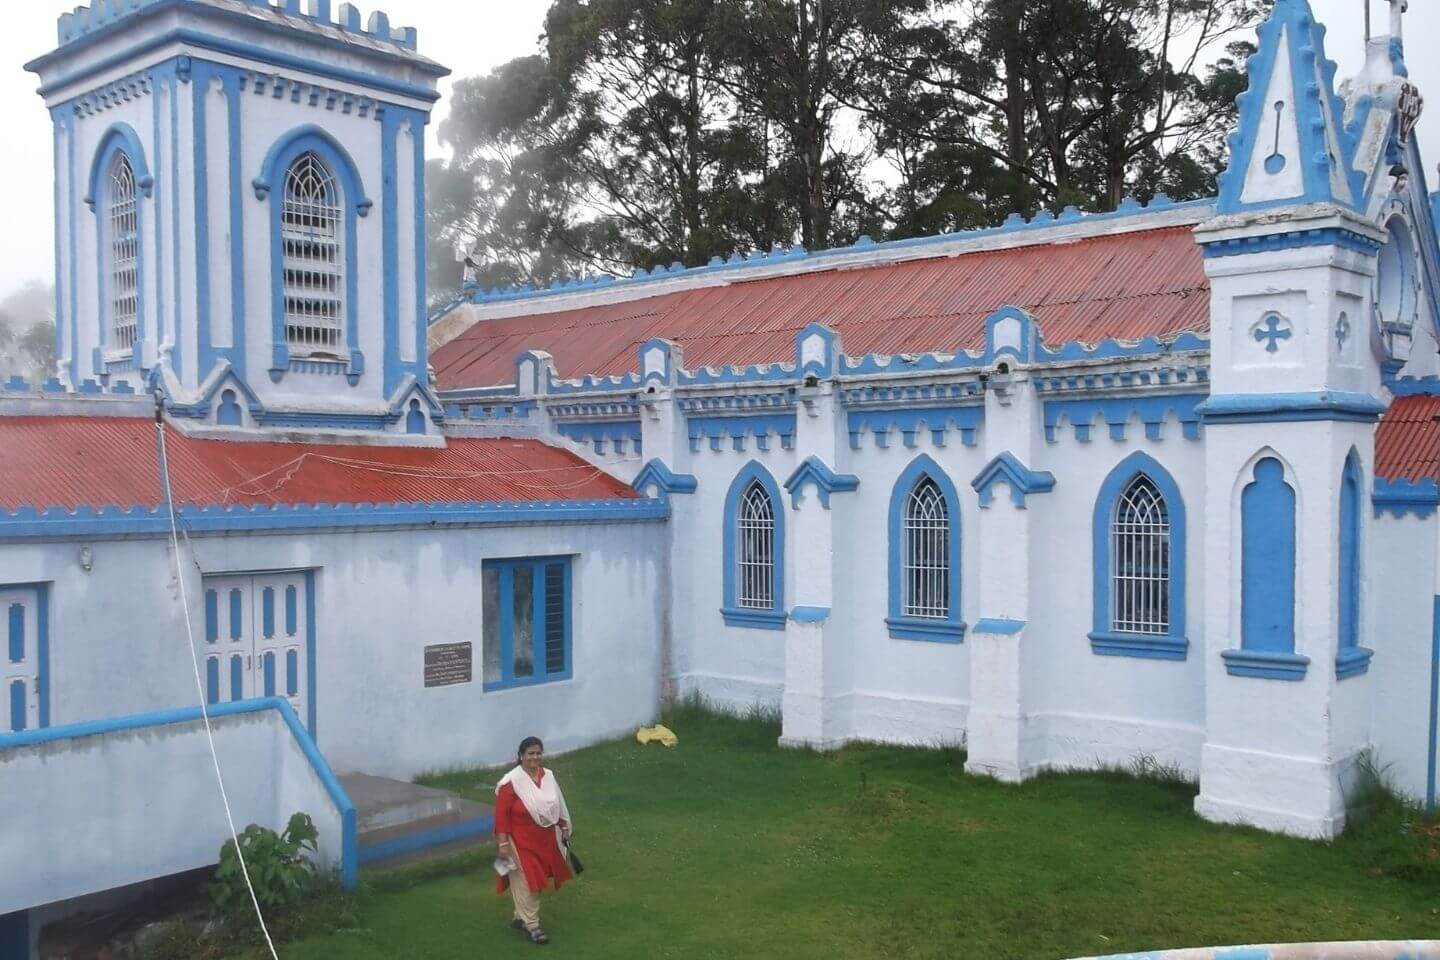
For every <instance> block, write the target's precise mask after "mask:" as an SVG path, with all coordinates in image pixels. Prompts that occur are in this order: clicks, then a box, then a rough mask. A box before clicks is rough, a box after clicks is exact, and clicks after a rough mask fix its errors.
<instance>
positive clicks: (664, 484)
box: [630, 458, 697, 500]
mask: <svg viewBox="0 0 1440 960" xmlns="http://www.w3.org/2000/svg"><path fill="white" fill-rule="evenodd" d="M630 486H631V488H632V489H634V490H637V491H639V492H641V493H644V492H645V489H646V488H647V487H650V486H654V487H655V488H656V490H657V492H658V493H659V497H658V499H660V500H665V499H668V498H669V496H670V495H671V494H673V493H694V492H695V488H696V486H697V483H696V480H695V477H694V476H692V475H691V474H688V473H673V472H672V471H671V470H670V468H669V467H667V466H666V465H665V461H664V460H661V459H659V458H655V459H652V460H651V461H650V462H649V463H647V464H645V466H643V467H641V468H640V472H639V473H638V474H636V475H635V480H634V481H633V482H632V483H631V484H630Z"/></svg>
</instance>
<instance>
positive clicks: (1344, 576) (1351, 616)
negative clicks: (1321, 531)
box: [1335, 450, 1372, 680]
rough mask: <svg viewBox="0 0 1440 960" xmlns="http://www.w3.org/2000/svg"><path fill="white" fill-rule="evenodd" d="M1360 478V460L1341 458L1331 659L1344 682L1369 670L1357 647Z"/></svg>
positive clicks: (1368, 654) (1368, 653)
mask: <svg viewBox="0 0 1440 960" xmlns="http://www.w3.org/2000/svg"><path fill="white" fill-rule="evenodd" d="M1362 488H1363V478H1362V476H1361V472H1360V457H1359V455H1358V454H1357V453H1356V452H1355V451H1354V450H1351V451H1350V455H1349V456H1347V457H1346V458H1345V470H1344V472H1343V473H1342V475H1341V478H1340V597H1339V609H1338V611H1337V613H1338V615H1339V619H1340V642H1339V645H1338V650H1337V651H1336V656H1335V676H1336V678H1337V679H1340V680H1344V679H1345V678H1347V677H1358V676H1359V675H1360V674H1362V673H1365V672H1366V671H1367V670H1369V669H1370V657H1371V655H1372V652H1371V651H1370V650H1369V649H1367V648H1365V647H1363V646H1361V645H1360V568H1361V557H1362V556H1363V551H1362V549H1361V526H1360V523H1361V510H1360V491H1361V489H1362Z"/></svg>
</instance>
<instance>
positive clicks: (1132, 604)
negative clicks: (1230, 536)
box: [1110, 474, 1170, 634]
mask: <svg viewBox="0 0 1440 960" xmlns="http://www.w3.org/2000/svg"><path fill="white" fill-rule="evenodd" d="M1110 627H1111V629H1112V630H1114V631H1115V632H1117V633H1146V634H1163V633H1168V632H1169V630H1170V511H1169V509H1168V508H1167V507H1166V504H1165V497H1164V496H1163V495H1162V494H1161V493H1160V490H1159V488H1157V487H1156V486H1155V482H1154V481H1153V480H1151V479H1150V478H1149V477H1147V476H1145V475H1144V474H1140V475H1139V476H1137V477H1136V478H1135V479H1134V480H1132V481H1131V482H1130V485H1129V486H1127V487H1126V488H1125V490H1124V492H1123V493H1121V494H1120V497H1119V499H1118V500H1117V501H1116V504H1115V519H1114V521H1113V522H1112V523H1111V527H1110Z"/></svg>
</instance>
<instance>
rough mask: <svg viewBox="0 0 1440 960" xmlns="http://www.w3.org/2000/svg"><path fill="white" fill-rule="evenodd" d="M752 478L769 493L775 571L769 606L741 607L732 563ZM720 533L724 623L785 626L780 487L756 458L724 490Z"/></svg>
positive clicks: (735, 559)
mask: <svg viewBox="0 0 1440 960" xmlns="http://www.w3.org/2000/svg"><path fill="white" fill-rule="evenodd" d="M755 482H758V483H759V484H760V485H761V486H762V487H764V488H765V493H766V494H767V495H768V496H769V497H770V509H771V511H772V512H773V514H774V516H775V541H774V543H773V545H772V546H771V554H770V556H771V559H772V561H773V564H772V565H773V567H774V572H773V574H772V579H771V584H770V599H771V605H770V607H769V608H768V609H757V608H752V607H741V606H739V605H738V604H737V603H736V592H737V587H736V583H735V567H736V565H737V563H738V562H739V561H738V551H739V543H738V541H739V539H740V527H739V514H740V498H741V497H743V496H744V495H745V491H746V490H748V489H750V485H751V484H752V483H755ZM721 536H722V537H723V538H724V541H725V545H724V550H723V551H722V552H723V554H724V564H725V570H724V583H723V586H724V591H725V592H724V594H723V596H724V604H725V605H724V606H723V607H721V608H720V616H721V617H722V618H724V620H725V623H726V624H727V625H729V626H732V627H753V628H755V629H757V630H784V629H785V510H784V509H783V501H782V500H781V499H780V487H779V486H778V485H777V484H776V483H775V478H774V477H772V476H771V475H770V471H769V470H766V469H765V467H764V466H763V465H761V464H760V463H759V462H758V461H755V460H751V461H750V462H749V463H747V464H745V466H744V467H742V468H741V469H740V472H739V473H737V474H736V475H735V479H734V480H733V481H731V483H730V489H729V490H727V491H726V493H725V527H724V530H723V531H722V533H721Z"/></svg>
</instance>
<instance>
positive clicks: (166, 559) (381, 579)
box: [0, 523, 718, 777]
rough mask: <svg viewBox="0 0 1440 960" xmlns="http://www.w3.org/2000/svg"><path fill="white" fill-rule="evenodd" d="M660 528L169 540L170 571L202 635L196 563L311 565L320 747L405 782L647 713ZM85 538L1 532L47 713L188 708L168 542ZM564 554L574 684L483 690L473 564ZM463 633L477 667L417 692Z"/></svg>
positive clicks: (191, 698)
mask: <svg viewBox="0 0 1440 960" xmlns="http://www.w3.org/2000/svg"><path fill="white" fill-rule="evenodd" d="M664 533H665V527H664V525H663V524H661V523H632V524H619V525H603V524H594V525H552V526H544V525H536V526H532V527H487V528H474V529H461V528H450V529H438V530H402V531H357V532H340V533H324V532H305V533H301V534H298V535H257V536H238V535H237V536H229V537H205V536H196V537H192V538H190V547H189V548H186V547H185V546H184V544H183V541H182V558H183V565H182V567H183V570H184V586H185V589H186V591H187V596H188V599H189V603H190V610H191V616H192V617H193V618H195V629H196V631H197V633H198V634H199V635H201V636H202V637H203V618H204V601H203V594H202V589H201V578H202V575H203V574H218V573H225V572H250V571H266V570H294V569H313V570H315V571H316V574H315V584H316V594H317V596H316V598H315V599H316V625H317V630H316V682H317V689H316V701H317V702H316V712H317V724H316V726H317V730H316V734H317V737H316V739H317V742H318V744H319V746H320V749H321V751H322V753H324V755H325V756H326V758H327V760H328V761H329V762H330V764H331V766H332V767H333V768H334V769H335V770H336V771H337V772H347V771H351V770H359V771H364V772H366V773H373V774H381V775H388V776H399V777H410V776H413V775H415V774H417V773H420V772H422V771H426V770H437V769H442V768H450V767H465V766H474V765H478V764H491V763H499V762H502V761H504V760H506V759H509V758H511V757H513V756H514V750H515V744H517V743H518V742H519V741H520V739H521V738H523V737H525V736H527V735H530V734H535V735H538V736H540V737H542V738H543V739H544V740H545V741H546V746H547V747H548V748H549V749H551V750H556V751H558V750H565V749H572V748H575V747H579V746H583V745H585V744H588V743H593V742H595V741H596V740H600V739H603V738H605V737H608V736H614V735H618V734H621V733H624V732H625V731H627V730H630V729H633V727H634V726H636V725H638V724H641V723H644V722H648V721H651V720H653V718H654V716H655V714H656V713H657V711H658V709H659V684H660V665H659V656H660V652H659V651H660V631H659V624H660V622H661V609H660V596H661V593H660V591H659V590H657V589H656V584H657V583H658V582H659V580H660V578H661V577H662V575H663V569H664V563H665V550H664ZM86 545H88V546H90V547H91V548H92V552H93V557H94V567H93V570H92V571H91V572H90V573H86V572H84V571H83V570H82V569H81V567H80V565H79V561H78V552H79V549H80V547H81V544H80V543H78V542H59V543H27V544H18V545H17V544H4V545H0V583H19V582H38V581H45V582H49V583H51V584H52V586H51V591H50V598H51V599H50V609H51V617H50V651H51V653H50V665H51V673H50V675H51V701H50V703H51V714H50V718H51V723H52V724H53V725H58V724H62V723H73V722H76V721H81V720H93V719H99V718H103V717H112V716H118V715H123V714H131V713H139V712H145V711H150V710H158V709H166V708H171V707H178V706H185V705H190V704H194V703H195V702H196V700H197V695H196V691H195V680H194V674H193V670H192V667H191V662H190V656H189V651H188V649H187V646H186V643H187V641H186V637H185V626H184V621H183V618H182V615H181V608H180V603H179V595H178V593H177V591H176V586H175V582H174V573H173V571H174V568H173V566H172V560H171V556H170V550H169V547H168V544H167V542H166V541H165V540H160V539H140V540H125V541H104V542H90V543H87V544H86ZM192 551H193V552H192ZM562 555H570V556H573V557H574V560H573V567H572V590H573V605H572V610H571V614H572V616H573V618H574V620H573V629H572V637H573V647H572V654H573V664H574V669H573V677H572V679H569V680H565V681H561V682H555V683H548V684H540V685H536V686H531V687H525V688H520V689H514V690H504V691H496V692H490V693H486V692H483V691H482V689H481V681H480V677H481V664H482V660H481V641H482V637H481V624H482V622H483V618H482V608H481V588H480V581H481V575H480V571H481V563H482V561H483V560H485V559H488V558H503V557H534V556H562ZM717 617H718V614H717ZM467 640H468V641H471V642H473V643H474V644H475V647H474V658H475V660H474V667H473V675H474V680H473V681H472V682H471V683H468V684H457V685H454V686H448V687H434V688H430V689H426V688H425V687H424V686H423V648H424V647H425V646H426V645H431V644H440V643H454V642H461V641H467ZM303 719H305V718H303V717H302V720H303Z"/></svg>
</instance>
